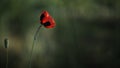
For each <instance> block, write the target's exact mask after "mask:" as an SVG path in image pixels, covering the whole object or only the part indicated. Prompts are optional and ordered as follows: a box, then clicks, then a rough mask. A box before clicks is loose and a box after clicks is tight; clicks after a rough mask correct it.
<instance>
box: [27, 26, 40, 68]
mask: <svg viewBox="0 0 120 68" xmlns="http://www.w3.org/2000/svg"><path fill="white" fill-rule="evenodd" d="M41 26H42V25H40V26H39V27H38V29H37V31H36V33H35V35H34V39H33V44H32V49H31V54H30V61H29V68H31V61H32V55H33V49H34V44H35V41H36V37H37V34H38V32H39V30H40V28H41Z"/></svg>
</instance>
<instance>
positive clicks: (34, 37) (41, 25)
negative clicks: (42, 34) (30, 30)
mask: <svg viewBox="0 0 120 68" xmlns="http://www.w3.org/2000/svg"><path fill="white" fill-rule="evenodd" d="M41 27H42V25H40V26H39V27H38V29H37V31H36V33H35V35H34V40H36V37H37V34H38V32H39V30H40V28H41Z"/></svg>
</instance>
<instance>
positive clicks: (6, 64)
mask: <svg viewBox="0 0 120 68" xmlns="http://www.w3.org/2000/svg"><path fill="white" fill-rule="evenodd" d="M6 68H8V48H7V50H6Z"/></svg>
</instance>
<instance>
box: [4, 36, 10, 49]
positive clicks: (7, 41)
mask: <svg viewBox="0 0 120 68" xmlns="http://www.w3.org/2000/svg"><path fill="white" fill-rule="evenodd" d="M4 47H5V48H8V47H9V40H8V39H7V38H5V39H4Z"/></svg>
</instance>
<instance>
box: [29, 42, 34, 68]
mask: <svg viewBox="0 0 120 68" xmlns="http://www.w3.org/2000/svg"><path fill="white" fill-rule="evenodd" d="M34 43H35V40H33V44H32V49H31V54H30V61H29V68H31V61H32V55H33V49H34Z"/></svg>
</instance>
